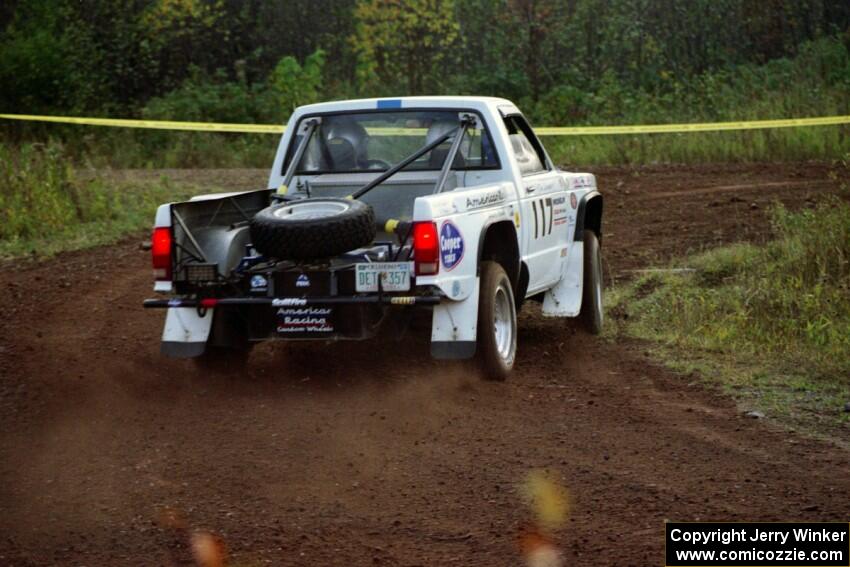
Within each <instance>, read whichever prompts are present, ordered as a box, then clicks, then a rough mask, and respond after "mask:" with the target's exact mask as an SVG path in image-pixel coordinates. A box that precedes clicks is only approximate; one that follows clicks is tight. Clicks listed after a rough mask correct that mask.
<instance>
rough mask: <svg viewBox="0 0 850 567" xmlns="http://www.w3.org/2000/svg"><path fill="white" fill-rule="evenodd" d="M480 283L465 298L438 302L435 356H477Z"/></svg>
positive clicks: (433, 326) (433, 327)
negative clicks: (476, 342)
mask: <svg viewBox="0 0 850 567" xmlns="http://www.w3.org/2000/svg"><path fill="white" fill-rule="evenodd" d="M478 287H479V278H475V285H474V286H473V289H472V292H471V293H470V294H469V296H468V297H467V298H466V299H464V300H463V301H444V302H443V303H440V304H439V305H435V306H434V314H433V317H432V319H431V356H432V357H434V358H436V359H441V360H445V359H463V358H472V357H473V356H475V339H476V336H477V327H478Z"/></svg>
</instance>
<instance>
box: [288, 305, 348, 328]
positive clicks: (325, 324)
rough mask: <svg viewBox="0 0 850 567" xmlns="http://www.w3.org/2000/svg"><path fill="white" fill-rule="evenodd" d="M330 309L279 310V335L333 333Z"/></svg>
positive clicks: (331, 311) (302, 308)
mask: <svg viewBox="0 0 850 567" xmlns="http://www.w3.org/2000/svg"><path fill="white" fill-rule="evenodd" d="M332 314H333V309H331V308H330V307H301V308H294V307H281V308H280V309H278V310H277V332H278V333H332V332H333V330H334V326H333V322H332V321H331V315H332Z"/></svg>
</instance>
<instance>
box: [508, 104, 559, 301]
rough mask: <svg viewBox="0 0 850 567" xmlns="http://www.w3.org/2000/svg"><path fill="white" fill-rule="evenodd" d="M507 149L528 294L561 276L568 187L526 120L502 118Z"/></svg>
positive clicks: (543, 287)
mask: <svg viewBox="0 0 850 567" xmlns="http://www.w3.org/2000/svg"><path fill="white" fill-rule="evenodd" d="M504 121H505V127H506V128H507V131H508V137H509V139H510V149H511V151H512V152H513V156H514V158H515V159H516V162H517V166H518V168H519V173H520V181H519V193H520V203H521V205H520V206H521V208H522V222H521V226H520V231H521V234H522V236H521V241H522V255H523V258H524V260H525V262H526V265H527V266H528V276H529V279H528V294H529V295H530V294H533V293H536V292H538V291H541V290H543V289H546V288H548V287H550V286H551V285H553V284H555V283H556V282H557V281H558V280H559V279H560V277H561V262H562V261H563V260H562V253H563V251H564V250H565V248H566V245H567V231H566V227H565V226H564V225H565V222H566V214H567V213H566V208H565V206H564V204H565V201H566V200H567V198H568V196H567V184H566V181H565V180H564V178H563V176H562V175H561V174H560V173H559V172H558V171H557V170H556V169H555V168H554V167H553V166H552V164H551V163H550V162H549V160H548V158H547V157H546V153H545V152H544V151H543V146H542V145H541V144H540V141H539V140H538V139H537V137H536V136H535V135H534V132H533V131H532V129H531V127H530V126H529V125H528V122H526V120H525V118H523V117H522V115H519V114H513V115H509V116H506V117H505V118H504Z"/></svg>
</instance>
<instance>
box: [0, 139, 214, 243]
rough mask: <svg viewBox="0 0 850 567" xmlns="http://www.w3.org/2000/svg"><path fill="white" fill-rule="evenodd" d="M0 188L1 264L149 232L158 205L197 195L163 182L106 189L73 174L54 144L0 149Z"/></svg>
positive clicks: (93, 178) (96, 179)
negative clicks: (0, 189)
mask: <svg viewBox="0 0 850 567" xmlns="http://www.w3.org/2000/svg"><path fill="white" fill-rule="evenodd" d="M0 184H2V187H3V190H2V192H0V259H9V258H15V257H21V256H27V255H30V256H32V255H35V256H51V255H53V254H56V253H58V252H63V251H68V250H78V249H81V248H87V247H91V246H97V245H101V244H107V243H110V242H115V241H117V240H119V239H120V238H122V237H124V236H126V235H128V234H131V233H133V232H137V231H140V230H143V229H146V228H149V227H150V226H151V224H152V222H153V214H154V211H155V210H156V206H157V205H158V204H160V203H163V202H167V201H171V200H182V199H185V198H188V197H189V196H191V195H192V194H195V193H199V192H201V189H200V188H198V187H195V186H193V185H188V184H174V183H172V182H170V181H169V180H168V179H167V178H161V179H159V180H157V181H155V182H147V183H141V182H124V183H119V184H115V183H109V182H108V181H106V180H105V179H104V178H103V177H102V176H100V175H98V174H96V173H94V172H89V171H80V170H75V169H74V168H73V167H72V166H71V165H70V162H69V160H68V159H67V156H66V152H65V151H64V148H63V147H62V146H61V145H59V144H48V145H40V144H28V145H24V146H22V147H20V148H12V147H9V146H5V145H0ZM206 191H209V188H206Z"/></svg>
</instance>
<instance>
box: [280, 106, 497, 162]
mask: <svg viewBox="0 0 850 567" xmlns="http://www.w3.org/2000/svg"><path fill="white" fill-rule="evenodd" d="M306 119H307V118H305V120H306ZM479 122H481V121H480V120H479ZM459 125H460V117H459V112H458V111H453V110H445V111H442V110H427V111H423V110H403V111H384V112H360V113H351V114H334V115H329V116H322V123H321V124H320V125H319V127H318V128H317V129H316V131H315V132H314V133H313V136H312V137H311V138H310V143H309V144H308V146H307V148H306V150H305V152H304V155H303V156H302V158H301V162H300V163H299V164H298V168H297V169H296V173H300V174H310V173H354V172H363V171H386V170H387V169H389V168H391V167H392V166H393V165H395V164H397V163H399V162H400V161H402V160H403V159H404V158H406V157H407V156H409V155H411V154H413V153H414V152H416V150H418V149H420V148H422V147H424V146H425V145H427V144H429V143H431V142H434V141H436V140H437V139H438V138H439V137H440V136H442V135H444V134H446V133H448V132H451V131H452V130H454V129H455V128H457V127H458V126H459ZM299 126H300V125H299ZM301 138H302V136H301V135H298V136H296V138H295V140H294V141H293V143H291V144H289V153H288V155H287V159H286V163H285V164H284V167H283V170H284V171H286V169H287V167H288V166H289V161H290V160H291V159H292V154H293V152H294V149H295V148H296V147H298V144H300V143H301ZM451 143H452V138H449V139H448V140H446V141H445V142H444V143H443V144H440V145H439V146H437V147H436V148H434V149H433V150H431V151H430V152H428V153H426V154H425V155H423V156H422V157H421V158H419V159H417V160H416V161H414V162H413V163H411V164H409V165H408V166H407V167H405V168H404V170H405V171H412V170H416V171H423V170H439V169H440V168H441V167H442V165H443V162H444V161H445V159H446V156H447V155H448V152H449V148H450V147H451ZM498 165H499V164H498V161H497V160H496V152H495V151H494V150H493V144H492V141H491V139H490V136H489V134H488V133H487V131H486V129H483V128H482V129H478V128H468V129H467V132H466V135H465V136H464V138H463V140H462V141H461V145H460V148H459V151H458V155H457V157H456V158H455V160H454V163H453V164H452V166H453V168H454V169H464V170H466V169H486V168H494V167H498Z"/></svg>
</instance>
